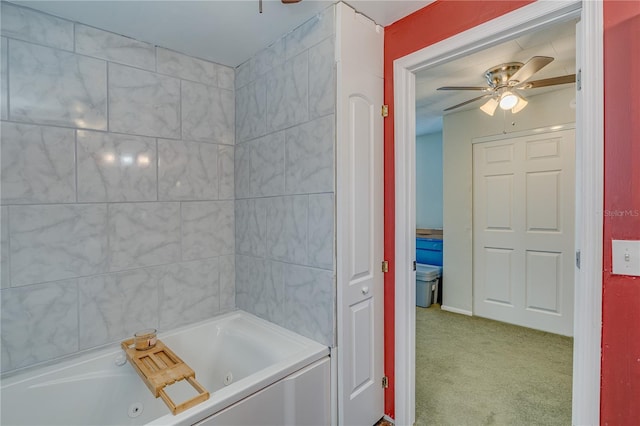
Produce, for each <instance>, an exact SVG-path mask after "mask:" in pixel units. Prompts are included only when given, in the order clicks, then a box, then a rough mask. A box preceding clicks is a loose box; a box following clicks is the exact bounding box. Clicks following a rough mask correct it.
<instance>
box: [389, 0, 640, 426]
mask: <svg viewBox="0 0 640 426" xmlns="http://www.w3.org/2000/svg"><path fill="white" fill-rule="evenodd" d="M527 3H529V1H527V0H523V1H483V2H481V3H479V2H474V1H457V0H441V1H437V2H436V3H432V4H431V5H429V6H427V7H425V8H423V9H421V10H419V11H417V12H415V13H413V14H411V15H409V16H407V17H405V18H403V19H402V20H400V21H398V22H396V23H394V24H392V25H390V26H389V27H387V28H385V55H384V56H385V89H384V93H385V103H386V104H388V105H389V110H390V111H389V112H390V113H389V117H388V118H387V119H386V120H385V129H384V132H385V134H384V135H385V142H384V143H385V148H384V150H385V190H384V195H385V207H384V209H385V243H384V244H385V247H384V250H385V258H386V259H387V260H389V263H390V270H389V273H388V274H385V315H386V318H385V341H386V342H388V343H387V344H386V345H385V372H386V373H387V375H388V376H389V378H390V386H389V388H388V389H387V392H386V394H385V412H386V413H387V414H388V415H390V416H391V417H393V416H394V389H395V377H394V355H395V347H394V343H393V342H394V339H395V333H394V303H395V300H394V284H395V283H394V268H395V263H394V260H395V253H394V242H395V230H394V224H395V212H394V209H395V206H394V204H395V197H394V195H395V194H394V192H395V188H394V148H393V147H394V141H393V132H394V129H393V113H394V109H393V61H394V60H395V59H397V58H400V57H402V56H405V55H407V54H409V53H411V52H415V51H416V50H420V49H422V48H424V47H426V46H429V45H431V44H433V43H436V42H438V41H441V40H443V39H446V38H448V37H450V36H452V35H454V34H457V33H459V32H462V31H465V30H467V29H469V28H472V27H474V26H476V25H478V24H481V23H483V22H486V21H488V20H491V19H493V18H495V17H498V16H500V15H503V14H505V13H508V12H510V11H512V10H515V9H517V8H519V7H522V6H523V5H525V4H527ZM604 21H605V22H604V23H605V28H604V30H605V34H604V56H605V57H604V71H605V200H604V247H603V251H604V259H603V268H604V271H603V308H602V315H603V318H602V323H603V325H602V328H603V334H602V394H601V422H602V423H603V424H611V425H639V424H640V279H636V278H633V277H623V276H614V275H611V272H610V271H611V240H612V239H640V82H639V81H638V79H637V76H638V75H640V1H636V0H634V1H614V0H605V3H604ZM634 77H635V78H634ZM621 99H624V102H620V100H621ZM636 213H637V214H636Z"/></svg>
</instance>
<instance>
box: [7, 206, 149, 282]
mask: <svg viewBox="0 0 640 426" xmlns="http://www.w3.org/2000/svg"><path fill="white" fill-rule="evenodd" d="M9 216H10V218H11V220H10V223H9V235H10V238H11V240H10V246H11V281H12V285H13V286H19V285H26V284H34V283H39V282H45V281H56V280H61V279H66V278H73V277H78V276H84V275H91V274H98V273H101V272H104V271H106V270H107V262H106V258H107V256H106V254H107V241H108V239H107V206H106V205H104V204H96V205H86V204H85V205H82V204H80V205H70V204H64V205H50V206H47V205H38V206H11V207H10V208H9ZM130 238H132V239H135V238H136V236H131V237H130ZM138 238H139V236H138ZM111 241H113V240H111Z"/></svg>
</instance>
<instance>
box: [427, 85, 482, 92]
mask: <svg viewBox="0 0 640 426" xmlns="http://www.w3.org/2000/svg"><path fill="white" fill-rule="evenodd" d="M438 90H482V91H483V92H487V91H489V90H491V88H489V87H472V86H444V87H438Z"/></svg>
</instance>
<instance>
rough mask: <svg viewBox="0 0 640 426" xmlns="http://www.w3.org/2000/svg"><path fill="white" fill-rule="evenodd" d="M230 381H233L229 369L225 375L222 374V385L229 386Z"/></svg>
mask: <svg viewBox="0 0 640 426" xmlns="http://www.w3.org/2000/svg"><path fill="white" fill-rule="evenodd" d="M231 382H233V374H231V371H229V372H228V373H227V374H226V375H225V376H224V385H225V386H229V385H230V384H231Z"/></svg>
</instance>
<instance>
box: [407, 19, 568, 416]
mask: <svg viewBox="0 0 640 426" xmlns="http://www.w3.org/2000/svg"><path fill="white" fill-rule="evenodd" d="M575 28H576V20H569V21H566V22H561V23H557V24H554V25H552V26H550V27H547V28H545V29H544V30H542V31H536V32H533V33H527V34H524V35H522V36H519V37H517V38H515V39H512V40H508V41H505V42H503V43H500V44H498V45H496V46H492V47H490V48H488V49H484V50H481V51H479V52H476V53H473V54H471V55H467V56H464V57H462V58H459V59H456V60H454V61H450V62H448V63H446V64H442V65H440V66H437V67H434V68H429V69H427V70H423V71H421V72H419V73H416V129H417V131H416V133H417V134H419V136H417V137H416V228H417V229H416V259H417V260H418V264H419V265H420V263H421V257H424V255H423V254H424V253H427V254H429V253H431V252H425V247H426V243H427V242H430V243H431V244H432V245H433V243H435V242H436V241H437V240H436V239H434V238H433V237H436V238H437V237H438V235H428V236H427V235H423V233H424V232H425V230H424V229H421V228H425V226H424V225H422V224H430V225H432V226H438V225H439V227H440V229H442V223H443V222H444V223H446V226H445V233H444V244H443V246H444V252H445V255H444V258H445V259H446V260H447V262H446V264H445V265H444V266H443V270H444V273H443V274H442V277H441V279H440V280H439V282H440V283H442V282H443V281H446V284H447V285H446V296H444V302H443V303H437V304H436V303H435V302H436V300H433V302H434V304H433V305H431V306H429V305H428V302H429V301H430V298H429V297H427V298H426V301H427V303H425V299H424V297H425V292H424V289H423V288H422V287H424V284H423V282H422V280H421V275H423V274H421V270H420V267H419V268H418V270H417V272H416V276H417V281H416V305H417V306H418V307H419V308H417V309H416V420H417V424H423V423H426V422H427V421H429V420H431V421H435V422H436V423H438V422H445V421H446V420H447V419H448V420H449V421H451V422H453V423H467V422H473V421H479V419H481V418H483V419H490V418H493V419H494V420H495V421H496V422H497V423H512V424H517V423H522V422H525V419H527V418H530V416H531V415H532V413H531V412H530V411H531V408H532V407H533V406H535V410H536V415H537V416H538V418H539V419H540V418H547V419H552V420H550V423H553V422H554V421H555V422H558V424H566V423H570V422H571V362H572V339H571V338H566V337H565V338H563V337H561V336H548V335H545V334H544V333H539V332H535V331H533V330H526V329H519V328H518V327H508V326H503V325H500V324H495V323H493V322H491V321H481V320H479V319H475V320H472V319H464V318H454V317H453V316H452V315H450V314H444V313H443V314H439V313H437V312H434V311H437V310H439V309H442V310H445V311H453V312H458V313H468V314H471V313H472V314H473V315H474V316H478V317H484V318H490V319H494V320H498V321H503V322H506V323H510V324H517V325H522V326H526V327H529V328H531V329H537V330H545V331H548V332H552V333H556V334H561V335H565V336H571V335H572V334H573V283H574V276H573V275H574V274H573V252H574V247H575V244H574V228H573V225H574V211H575V209H574V205H575V195H576V194H575V185H574V181H575V172H574V165H575V162H576V158H575V155H574V152H575V150H574V143H575V136H574V130H573V127H574V125H573V123H574V122H575V105H576V99H575V72H576V70H575V63H576V58H575V52H576V41H575ZM506 64H511V67H512V68H513V69H514V70H513V71H512V72H511V73H515V72H516V70H517V69H519V68H525V69H526V68H529V70H530V71H529V72H528V78H527V79H526V80H524V78H523V77H521V75H522V73H521V74H520V76H518V75H515V77H514V78H520V79H523V81H522V82H521V83H520V84H514V85H513V87H514V89H512V90H513V92H514V93H516V94H517V95H518V96H521V98H520V99H525V101H523V102H524V107H522V108H521V109H517V110H516V109H514V110H511V109H507V110H503V109H501V108H498V107H497V105H496V104H495V103H494V104H493V106H494V107H495V109H494V110H491V109H490V108H489V109H487V108H486V105H489V106H490V105H491V104H492V103H493V102H495V101H494V100H495V99H496V96H497V93H496V92H498V91H499V90H500V89H497V90H495V89H496V85H493V86H492V85H491V83H493V81H491V80H488V79H487V78H486V73H485V72H486V71H487V70H491V69H496V68H506V66H507V65H506ZM520 64H528V65H526V66H525V65H520ZM532 67H533V68H532ZM532 69H533V70H534V71H535V72H532V71H531V70H532ZM526 77H527V76H525V78H526ZM442 88H444V89H447V90H439V89H442ZM478 95H479V96H478ZM474 99H475V101H474ZM470 101H471V102H470ZM485 109H487V110H486V111H485ZM443 111H444V112H443ZM425 131H426V132H427V133H426V135H420V133H424V132H425ZM438 147H439V148H440V151H439V152H438V150H437V148H438ZM443 152H444V156H443V154H442V153H443ZM425 154H426V155H425ZM429 154H430V155H429ZM438 172H439V173H440V174H441V175H440V180H439V181H438V176H437V174H438ZM442 174H444V186H445V187H446V191H445V194H444V197H443V195H442V192H440V194H439V195H440V197H438V193H437V189H438V186H440V191H442V182H443V177H442ZM443 200H445V202H444V203H443ZM438 210H439V213H440V215H439V216H437V215H436V213H438ZM443 211H444V214H443ZM438 219H439V220H440V222H439V223H438V222H437V220H438ZM469 230H471V232H468V231H469ZM426 231H428V232H432V231H433V230H431V229H429V230H426ZM429 237H431V238H429ZM433 253H437V252H436V251H435V250H433ZM430 258H433V259H435V258H436V257H435V256H430ZM438 264H439V265H442V258H440V259H439V262H438ZM442 287H443V285H442ZM436 294H437V295H439V296H440V295H441V294H442V289H439V291H436V292H435V294H434V295H433V296H432V298H435V297H436V296H435V295H436ZM429 296H431V295H429ZM425 306H428V308H425V309H421V308H420V307H425ZM426 309H428V310H429V311H427V310H426ZM431 322H433V323H431ZM435 324H438V326H437V327H440V328H441V330H436V329H434V327H436V326H435ZM465 324H466V326H465ZM461 326H462V327H463V328H460V327H461ZM471 330H475V331H474V332H473V333H470V332H471ZM481 336H482V337H481ZM456 342H457V343H456ZM516 342H518V343H519V345H518V346H521V345H530V347H529V349H528V350H526V351H524V352H522V351H518V350H515V347H516ZM541 345H545V346H548V348H549V350H548V351H546V352H545V351H541V350H539V349H537V346H541ZM461 346H462V347H464V348H465V349H464V351H462V352H461V351H458V350H456V348H458V347H461ZM551 349H553V350H551ZM549 356H553V357H555V359H556V363H555V364H554V363H548V362H547V361H548V358H549ZM516 370H520V371H516ZM427 372H428V374H425V373H427ZM459 383H466V385H465V386H464V387H463V388H461V387H460V385H459ZM536 383H544V386H537V385H536ZM524 390H527V392H524ZM488 394H491V396H489V395H488ZM472 395H473V396H474V397H471V396H472ZM533 400H535V401H536V404H529V403H528V402H527V401H533ZM459 406H465V407H466V409H465V410H460V409H459V408H456V407H459ZM427 412H428V414H427ZM545 416H546V417H545Z"/></svg>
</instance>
